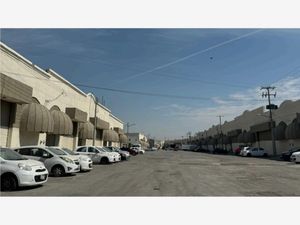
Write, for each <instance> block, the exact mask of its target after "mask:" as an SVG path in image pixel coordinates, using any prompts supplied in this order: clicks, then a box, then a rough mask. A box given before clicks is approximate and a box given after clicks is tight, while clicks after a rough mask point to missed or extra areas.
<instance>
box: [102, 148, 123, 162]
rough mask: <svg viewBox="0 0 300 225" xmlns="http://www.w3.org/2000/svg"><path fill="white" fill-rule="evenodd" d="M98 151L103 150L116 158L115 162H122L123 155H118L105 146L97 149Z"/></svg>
mask: <svg viewBox="0 0 300 225" xmlns="http://www.w3.org/2000/svg"><path fill="white" fill-rule="evenodd" d="M97 148H98V149H103V150H104V151H107V152H109V153H111V154H112V155H113V156H114V157H115V159H116V160H115V162H120V161H121V160H122V159H121V154H120V153H118V152H115V151H113V150H111V149H110V148H108V147H106V146H103V147H97Z"/></svg>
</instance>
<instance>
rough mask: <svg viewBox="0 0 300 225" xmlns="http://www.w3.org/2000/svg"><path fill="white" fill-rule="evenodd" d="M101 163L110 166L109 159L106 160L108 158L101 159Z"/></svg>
mask: <svg viewBox="0 0 300 225" xmlns="http://www.w3.org/2000/svg"><path fill="white" fill-rule="evenodd" d="M100 163H101V164H108V163H109V161H108V158H106V157H103V158H101V160H100Z"/></svg>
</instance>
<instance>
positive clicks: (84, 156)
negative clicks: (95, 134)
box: [78, 155, 90, 159]
mask: <svg viewBox="0 0 300 225" xmlns="http://www.w3.org/2000/svg"><path fill="white" fill-rule="evenodd" d="M78 157H79V159H90V157H88V156H87V155H79V156H78Z"/></svg>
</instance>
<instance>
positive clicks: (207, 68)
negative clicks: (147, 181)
mask: <svg viewBox="0 0 300 225" xmlns="http://www.w3.org/2000/svg"><path fill="white" fill-rule="evenodd" d="M256 31H257V32H256ZM1 41H3V42H4V43H5V44H7V45H8V46H10V47H11V48H13V49H14V50H16V51H17V52H19V53H20V54H22V55H23V56H25V57H26V58H28V59H29V60H31V61H32V62H33V63H35V64H36V65H38V66H40V67H41V68H45V69H46V68H52V69H53V70H55V71H56V72H58V73H59V74H62V75H63V76H64V77H65V78H66V79H68V80H69V81H71V82H73V83H82V84H87V85H93V86H101V87H108V88H116V89H126V90H133V91H141V92H151V93H164V94H170V95H185V96H194V97H204V98H207V99H208V100H190V99H175V98H162V97H152V96H138V95H131V94H124V93H123V94H122V93H115V92H110V91H104V90H95V89H94V90H93V89H87V88H81V87H80V88H81V89H82V90H83V91H85V92H91V91H93V92H94V93H95V94H96V95H97V96H98V97H99V98H101V96H104V99H105V102H106V105H107V106H108V107H109V108H111V109H112V111H113V113H114V114H115V115H116V116H118V117H120V118H121V119H122V120H123V121H124V122H127V121H129V122H131V123H136V126H134V127H132V128H131V131H142V132H144V133H145V134H150V136H151V137H156V138H161V139H164V138H177V137H181V136H182V135H185V134H186V133H187V132H188V131H191V132H193V133H194V132H196V131H199V130H203V129H206V128H209V127H210V126H211V125H213V124H217V123H218V118H217V117H216V116H217V115H219V114H222V115H224V119H225V120H231V119H232V118H234V117H235V116H238V115H239V114H240V113H242V112H243V111H244V110H246V109H253V108H255V107H258V106H261V105H265V102H262V101H261V95H260V93H261V92H260V91H259V87H260V86H261V85H271V84H274V85H276V86H277V87H278V88H277V94H278V98H277V99H276V101H275V103H277V104H279V103H280V102H281V101H283V100H284V99H299V96H300V79H299V77H300V57H299V52H300V29H294V30H291V29H263V30H256V29H2V30H1ZM211 57H212V58H211Z"/></svg>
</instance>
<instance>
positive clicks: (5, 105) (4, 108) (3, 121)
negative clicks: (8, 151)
mask: <svg viewBox="0 0 300 225" xmlns="http://www.w3.org/2000/svg"><path fill="white" fill-rule="evenodd" d="M0 111H1V118H0V146H2V147H6V146H7V136H8V129H9V117H10V111H11V103H9V102H6V101H2V100H1V108H0Z"/></svg>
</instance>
